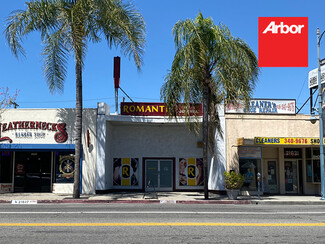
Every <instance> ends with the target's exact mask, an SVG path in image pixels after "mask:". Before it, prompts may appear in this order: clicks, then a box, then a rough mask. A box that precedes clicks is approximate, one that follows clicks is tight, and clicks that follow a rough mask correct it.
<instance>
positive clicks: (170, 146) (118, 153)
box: [96, 110, 226, 190]
mask: <svg viewBox="0 0 325 244" xmlns="http://www.w3.org/2000/svg"><path fill="white" fill-rule="evenodd" d="M219 115H220V121H221V126H222V129H223V132H225V118H224V113H223V110H221V111H220V113H219ZM102 117H105V119H106V124H105V126H101V125H99V124H98V127H97V128H101V130H102V129H104V128H106V140H105V141H104V140H102V139H101V142H103V143H105V146H104V144H103V145H101V146H100V147H99V148H98V152H103V151H102V150H104V148H105V154H104V153H99V154H98V155H97V171H98V170H100V172H97V175H100V177H97V179H96V180H97V188H96V190H109V189H125V187H124V186H113V160H114V158H138V159H139V166H138V170H139V185H138V186H133V187H129V189H143V185H142V177H144V176H143V175H142V172H143V171H144V170H143V158H175V170H176V172H174V173H175V176H176V177H175V184H176V186H175V187H176V189H184V190H185V189H189V187H187V188H182V186H178V181H179V179H178V176H179V172H178V162H179V159H180V158H202V156H203V154H202V148H200V147H198V146H197V143H198V142H202V135H201V134H199V135H196V134H195V133H193V132H190V131H189V130H188V128H187V127H186V126H185V124H184V120H182V119H179V120H178V121H177V122H176V121H175V120H169V119H168V118H166V117H140V116H139V117H136V116H134V117H133V116H121V115H109V116H102ZM100 121H101V122H100V123H102V120H100ZM100 133H102V132H98V133H97V134H98V135H99V134H100ZM225 154H226V153H225V143H224V139H223V138H222V137H220V136H219V135H217V134H216V155H215V156H213V157H212V160H211V163H210V168H209V171H210V172H209V189H210V190H223V172H224V170H225V168H226V158H225ZM194 188H195V187H194ZM197 188H201V187H197Z"/></svg>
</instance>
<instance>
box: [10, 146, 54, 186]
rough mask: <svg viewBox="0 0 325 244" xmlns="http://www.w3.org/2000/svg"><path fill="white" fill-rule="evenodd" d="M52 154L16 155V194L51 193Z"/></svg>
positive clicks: (21, 153) (24, 153)
mask: <svg viewBox="0 0 325 244" xmlns="http://www.w3.org/2000/svg"><path fill="white" fill-rule="evenodd" d="M51 155H52V154H51V152H16V153H15V178H14V186H15V192H50V191H51Z"/></svg>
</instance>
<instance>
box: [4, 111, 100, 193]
mask: <svg viewBox="0 0 325 244" xmlns="http://www.w3.org/2000/svg"><path fill="white" fill-rule="evenodd" d="M96 112H97V111H96V109H85V110H84V112H83V116H84V118H83V123H84V124H83V133H82V137H83V138H82V139H83V140H82V143H83V153H82V155H83V158H82V160H81V165H82V175H81V180H82V181H81V182H82V186H81V190H82V192H83V193H86V194H87V193H88V194H90V193H94V192H95V183H94V182H95V165H96V163H95V161H96V114H97V113H96ZM74 116H75V115H74V110H73V109H8V110H5V111H3V113H2V114H1V121H0V192H2V193H3V192H54V193H72V189H73V177H74V150H75V145H74Z"/></svg>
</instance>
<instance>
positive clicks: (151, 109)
mask: <svg viewBox="0 0 325 244" xmlns="http://www.w3.org/2000/svg"><path fill="white" fill-rule="evenodd" d="M183 106H184V104H179V108H178V113H177V115H178V116H184V115H185V110H184V109H183ZM190 106H191V107H190V110H189V115H190V116H195V115H196V116H202V104H199V103H193V104H191V105H190ZM121 115H133V116H167V112H166V107H165V104H164V103H121Z"/></svg>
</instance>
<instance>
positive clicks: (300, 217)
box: [0, 204, 325, 243]
mask: <svg viewBox="0 0 325 244" xmlns="http://www.w3.org/2000/svg"><path fill="white" fill-rule="evenodd" d="M0 221H1V223H0V226H1V228H0V236H1V239H0V242H1V243H62V242H67V243H325V233H324V227H325V206H319V205H318V206H315V205H299V206H298V205H293V206H280V205H218V204H37V205H36V204H35V205H11V204H2V205H0Z"/></svg>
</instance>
